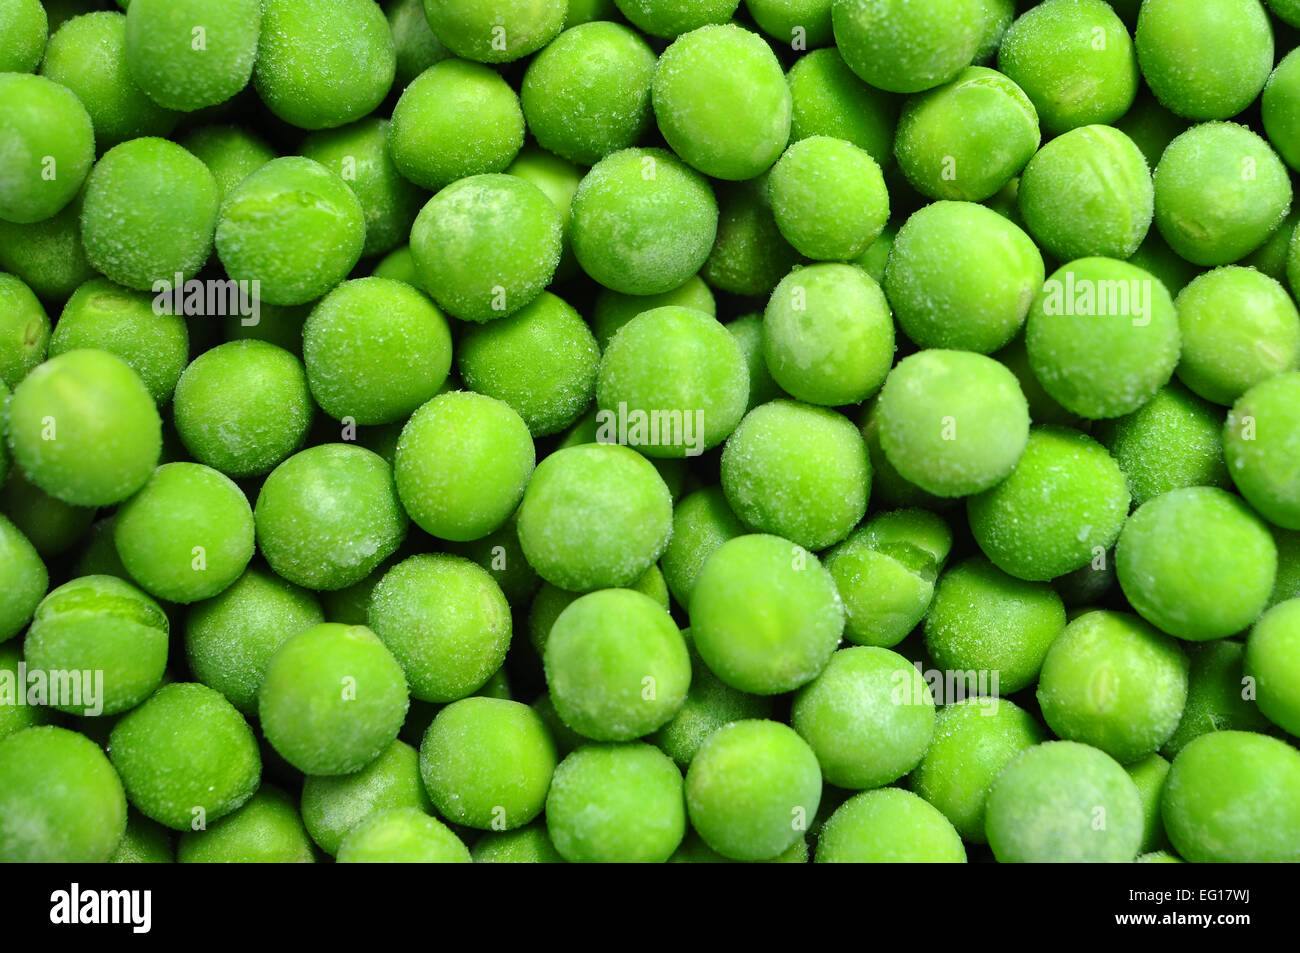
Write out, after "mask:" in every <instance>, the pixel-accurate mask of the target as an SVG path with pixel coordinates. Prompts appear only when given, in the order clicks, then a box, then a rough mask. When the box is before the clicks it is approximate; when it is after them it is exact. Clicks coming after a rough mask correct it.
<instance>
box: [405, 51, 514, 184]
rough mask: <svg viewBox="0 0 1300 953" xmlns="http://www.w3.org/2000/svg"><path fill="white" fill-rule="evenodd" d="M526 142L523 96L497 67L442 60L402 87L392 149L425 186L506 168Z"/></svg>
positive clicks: (410, 176)
mask: <svg viewBox="0 0 1300 953" xmlns="http://www.w3.org/2000/svg"><path fill="white" fill-rule="evenodd" d="M523 144H524V114H523V112H521V111H520V107H519V97H518V96H516V95H515V92H514V90H513V89H511V88H510V86H509V85H508V84H507V83H506V81H505V80H504V79H502V78H501V76H500V75H499V74H498V73H497V72H496V71H495V70H493V69H490V68H489V67H487V66H483V65H481V64H479V63H468V62H466V61H464V60H457V59H448V60H443V61H441V62H439V63H437V64H435V65H433V66H431V67H429V69H427V70H425V71H424V72H423V73H421V74H420V75H419V76H418V77H416V79H415V80H414V82H412V83H411V85H409V86H408V87H406V89H405V90H403V91H402V95H401V98H400V99H398V101H397V105H396V106H395V107H394V108H393V123H392V127H391V129H390V130H389V134H388V149H389V153H390V155H391V156H392V161H393V162H394V163H395V165H396V167H397V169H398V171H399V172H401V174H402V175H404V176H405V177H406V178H407V179H410V180H411V181H412V182H414V183H416V184H417V185H420V186H423V187H424V188H426V189H434V190H437V189H441V188H443V187H445V186H447V185H450V184H451V183H452V182H455V181H456V180H457V179H462V178H464V177H466V176H469V175H480V174H483V173H487V172H503V171H505V168H506V166H508V165H509V164H510V163H511V161H513V160H514V158H515V156H516V155H518V154H519V150H520V148H521V147H522V146H523Z"/></svg>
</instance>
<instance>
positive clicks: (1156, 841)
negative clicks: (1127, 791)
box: [1124, 754, 1169, 863]
mask: <svg viewBox="0 0 1300 953" xmlns="http://www.w3.org/2000/svg"><path fill="white" fill-rule="evenodd" d="M1124 770H1125V771H1127V772H1128V776H1129V777H1130V778H1132V779H1133V783H1134V784H1136V785H1137V789H1138V796H1139V797H1141V799H1142V817H1143V821H1144V824H1143V831H1142V847H1141V848H1140V849H1141V850H1142V851H1144V852H1149V851H1154V850H1156V848H1158V847H1168V846H1169V839H1168V838H1167V837H1166V836H1165V825H1164V822H1163V821H1162V820H1161V818H1160V798H1161V795H1162V794H1163V793H1164V788H1165V778H1166V777H1167V776H1168V775H1169V762H1168V761H1166V760H1165V759H1164V758H1162V757H1160V755H1158V754H1151V755H1147V756H1146V757H1145V758H1143V759H1142V760H1141V761H1135V762H1133V763H1132V764H1130V765H1127V766H1126V767H1125V768H1124ZM1138 861H1139V863H1141V862H1142V860H1141V858H1140V857H1139V859H1138ZM1147 863H1149V861H1147Z"/></svg>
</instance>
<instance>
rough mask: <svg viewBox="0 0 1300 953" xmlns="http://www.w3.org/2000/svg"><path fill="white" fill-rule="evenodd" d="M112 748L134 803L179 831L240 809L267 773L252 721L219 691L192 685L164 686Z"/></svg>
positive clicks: (129, 718) (128, 717)
mask: <svg viewBox="0 0 1300 953" xmlns="http://www.w3.org/2000/svg"><path fill="white" fill-rule="evenodd" d="M108 750H109V757H110V758H111V759H112V762H113V767H114V768H116V769H117V773H118V774H119V775H121V777H122V784H123V786H124V787H125V788H126V793H127V797H128V798H129V799H130V801H131V804H132V806H134V807H135V808H136V809H137V810H139V811H140V813H141V814H144V815H145V816H146V817H149V818H151V819H153V820H155V821H157V822H158V823H160V824H163V825H166V826H167V827H170V828H172V829H173V830H178V831H182V830H188V829H191V828H192V826H193V825H194V823H195V822H196V821H202V822H203V823H206V824H210V823H212V822H213V821H216V820H218V819H219V818H222V817H224V816H226V815H227V814H229V813H231V812H232V811H234V810H236V809H237V808H239V807H240V805H242V804H243V803H244V802H245V801H247V800H248V799H249V798H250V797H252V796H253V792H254V791H256V790H257V785H258V781H259V779H260V777H261V772H262V759H261V756H260V755H259V754H258V750H257V741H256V739H254V737H253V732H252V729H250V728H249V727H248V723H247V722H246V721H244V719H243V717H242V716H241V715H240V714H239V712H238V711H236V710H235V709H234V707H233V706H232V705H231V704H230V703H229V702H228V701H226V700H225V698H223V697H222V696H221V695H220V694H219V693H218V692H216V691H214V690H212V689H211V688H208V687H206V686H204V685H199V684H197V683H193V682H177V683H173V684H171V685H165V686H163V687H162V688H160V689H158V691H156V692H154V693H153V695H151V696H150V697H149V699H148V700H147V701H145V703H144V704H142V705H140V706H139V707H138V708H135V709H133V710H132V711H130V712H128V713H127V714H125V715H123V716H122V718H121V720H119V721H118V723H117V724H116V725H115V726H114V727H113V731H112V734H111V735H110V738H109V749H108Z"/></svg>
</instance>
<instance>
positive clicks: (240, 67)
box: [126, 0, 262, 112]
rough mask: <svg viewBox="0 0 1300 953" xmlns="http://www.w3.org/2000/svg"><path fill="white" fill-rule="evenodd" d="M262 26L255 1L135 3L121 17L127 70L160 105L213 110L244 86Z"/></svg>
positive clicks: (259, 7)
mask: <svg viewBox="0 0 1300 953" xmlns="http://www.w3.org/2000/svg"><path fill="white" fill-rule="evenodd" d="M261 25H262V4H261V2H260V0H140V2H139V3H132V4H131V6H130V8H129V9H128V10H127V13H126V63H127V67H128V68H129V69H130V71H131V78H132V79H134V80H135V81H136V84H137V85H138V86H139V87H140V88H141V89H142V90H144V93H145V95H146V96H148V97H149V98H150V99H152V100H153V101H154V102H155V103H157V104H158V105H159V106H163V107H165V108H167V109H178V110H182V111H186V112H189V111H193V110H195V109H202V108H203V107H204V106H215V105H216V104H217V103H222V102H225V101H226V100H227V99H229V98H230V97H232V96H234V95H235V94H236V93H238V92H239V91H240V90H242V89H243V88H244V87H245V86H247V85H248V81H249V79H250V78H251V77H252V75H253V62H254V60H255V59H256V58H257V41H258V35H259V33H260V32H261Z"/></svg>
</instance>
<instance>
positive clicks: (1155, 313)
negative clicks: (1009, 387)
mask: <svg viewBox="0 0 1300 953" xmlns="http://www.w3.org/2000/svg"><path fill="white" fill-rule="evenodd" d="M1179 346H1180V334H1179V320H1178V313H1177V311H1175V309H1174V302H1173V299H1172V298H1170V297H1169V292H1168V291H1166V290H1165V286H1164V285H1163V284H1162V283H1161V282H1160V281H1159V280H1158V279H1156V278H1155V277H1153V276H1152V275H1151V274H1150V273H1149V272H1145V271H1143V270H1142V269H1141V268H1137V267H1136V266H1134V265H1130V264H1128V263H1127V262H1121V261H1117V260H1115V259H1111V258H1083V259H1079V260H1078V261H1074V262H1072V263H1070V264H1069V265H1066V266H1065V267H1063V268H1061V269H1060V270H1058V271H1057V272H1056V273H1054V274H1053V275H1052V276H1051V278H1049V279H1048V281H1047V282H1046V283H1045V284H1044V286H1043V290H1042V291H1040V292H1039V294H1038V297H1037V298H1036V299H1035V300H1034V303H1033V305H1032V306H1031V307H1030V309H1029V317H1028V320H1027V321H1026V323H1025V347H1026V350H1027V352H1028V355H1029V366H1030V367H1031V368H1032V369H1033V372H1034V376H1035V377H1036V378H1038V381H1039V383H1041V384H1042V385H1043V388H1044V389H1045V390H1046V391H1047V393H1048V394H1049V395H1050V396H1051V397H1052V398H1053V399H1055V400H1056V401H1057V402H1058V403H1060V404H1061V405H1062V406H1063V407H1065V408H1066V409H1067V410H1070V411H1073V412H1074V413H1077V414H1079V415H1080V416H1083V417H1089V418H1099V417H1118V416H1122V415H1123V414H1128V413H1132V412H1133V411H1135V410H1137V409H1138V408H1140V407H1142V406H1143V405H1144V404H1146V403H1147V402H1148V401H1149V400H1150V399H1151V398H1152V397H1153V396H1154V395H1155V393H1156V392H1157V391H1158V390H1159V389H1160V388H1161V387H1163V386H1165V384H1167V383H1168V382H1169V379H1170V377H1172V376H1173V372H1174V368H1175V366H1176V365H1177V364H1178V358H1179Z"/></svg>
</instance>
